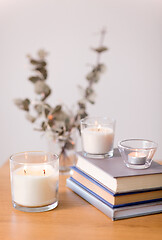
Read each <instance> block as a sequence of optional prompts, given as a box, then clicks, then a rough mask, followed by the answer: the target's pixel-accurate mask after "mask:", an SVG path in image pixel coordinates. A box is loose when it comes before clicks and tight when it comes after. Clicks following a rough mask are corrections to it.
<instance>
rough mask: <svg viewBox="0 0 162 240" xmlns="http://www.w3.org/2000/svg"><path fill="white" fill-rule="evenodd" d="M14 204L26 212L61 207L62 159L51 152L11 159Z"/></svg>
mask: <svg viewBox="0 0 162 240" xmlns="http://www.w3.org/2000/svg"><path fill="white" fill-rule="evenodd" d="M10 179H11V194H12V205H13V207H14V208H16V209H18V210H21V211H25V212H43V211H48V210H51V209H54V208H55V207H57V205H58V187H59V158H58V156H57V155H56V154H52V153H48V152H41V151H40V152H23V153H17V154H14V155H12V156H11V157H10Z"/></svg>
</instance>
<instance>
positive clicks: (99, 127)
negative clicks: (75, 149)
mask: <svg viewBox="0 0 162 240" xmlns="http://www.w3.org/2000/svg"><path fill="white" fill-rule="evenodd" d="M114 135H115V120H114V119H111V118H108V117H86V118H84V119H82V120H81V139H82V148H83V151H84V155H85V156H87V157H92V158H104V157H107V156H108V157H112V156H113V144H114Z"/></svg>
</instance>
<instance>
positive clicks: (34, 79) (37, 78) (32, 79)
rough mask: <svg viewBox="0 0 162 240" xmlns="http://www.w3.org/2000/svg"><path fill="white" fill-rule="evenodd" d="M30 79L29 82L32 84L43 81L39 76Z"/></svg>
mask: <svg viewBox="0 0 162 240" xmlns="http://www.w3.org/2000/svg"><path fill="white" fill-rule="evenodd" d="M28 79H29V81H31V82H32V83H36V82H37V81H40V80H42V79H41V78H40V77H39V76H33V77H29V78H28Z"/></svg>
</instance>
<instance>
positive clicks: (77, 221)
mask: <svg viewBox="0 0 162 240" xmlns="http://www.w3.org/2000/svg"><path fill="white" fill-rule="evenodd" d="M66 178H67V176H63V175H62V176H60V186H59V205H58V207H57V208H55V209H54V210H51V211H48V212H43V213H26V212H21V211H18V210H16V209H14V208H13V207H12V204H11V193H10V178H9V163H6V164H5V165H4V166H3V167H1V168H0V240H8V239H11V240H12V239H13V240H20V239H21V240H26V239H29V240H37V239H38V240H42V239H44V240H46V239H51V240H55V239H56V240H57V239H58V240H59V239H65V240H66V239H83V240H85V239H90V240H91V239H93V240H95V239H97V240H100V239H103V240H104V239H108V240H116V239H120V240H121V239H124V240H127V239H130V240H132V239H137V240H140V239H142V240H145V239H147V240H156V239H159V240H162V214H155V215H150V216H143V217H136V218H131V219H125V220H118V221H115V222H113V221H112V220H111V219H110V218H108V217H107V216H105V215H104V214H103V213H102V212H100V211H99V210H98V209H96V208H95V207H93V206H92V205H90V204H89V203H87V202H86V201H85V200H83V199H82V198H80V197H79V196H78V195H76V194H75V193H73V192H72V191H71V190H70V189H68V188H67V187H66Z"/></svg>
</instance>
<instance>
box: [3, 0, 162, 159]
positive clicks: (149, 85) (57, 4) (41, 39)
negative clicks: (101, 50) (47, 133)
mask: <svg viewBox="0 0 162 240" xmlns="http://www.w3.org/2000/svg"><path fill="white" fill-rule="evenodd" d="M161 23H162V2H161V1H160V0H159V1H157V0H147V1H144V0H141V1H137V0H134V1H129V0H127V1H126V0H121V1H119V0H118V1H116V0H51V1H50V0H46V1H44V0H34V1H33V0H26V1H25V0H12V1H10V0H0V34H1V36H0V83H1V87H0V114H1V115H0V116H1V121H0V133H1V152H0V162H1V163H2V162H4V161H5V160H6V159H7V158H8V157H9V155H11V154H12V153H14V152H19V151H24V150H39V149H46V141H45V140H43V138H40V134H38V133H37V132H34V131H33V126H32V125H31V124H30V123H29V122H27V121H26V119H25V117H24V113H23V112H21V111H20V110H18V109H17V108H16V107H15V106H14V104H13V102H12V100H13V99H14V98H18V97H30V96H31V97H32V96H33V86H32V84H30V83H29V81H27V76H28V75H29V68H28V65H27V59H26V58H25V55H26V54H27V53H35V52H36V51H37V50H38V49H39V48H42V47H43V48H45V49H46V50H48V51H49V52H50V56H49V73H50V76H49V84H51V86H52V87H53V97H51V99H50V101H53V104H55V103H56V102H58V101H62V102H67V103H68V105H69V106H71V105H72V104H73V103H75V101H76V99H77V98H78V97H79V96H78V91H77V88H76V85H77V84H83V85H84V84H85V78H84V76H85V74H86V73H87V72H88V67H87V66H86V63H91V62H94V60H95V56H94V54H93V53H92V52H91V51H89V47H90V46H94V45H95V44H96V43H97V41H98V35H96V32H97V31H98V30H100V29H101V28H102V26H107V29H108V35H107V38H106V44H107V45H108V46H109V48H110V51H109V52H108V53H106V54H105V55H104V57H103V61H104V62H106V63H107V65H108V70H107V73H106V74H105V75H104V76H103V77H102V81H101V82H100V83H99V84H98V86H97V87H96V90H97V94H98V97H97V104H96V105H95V106H92V107H90V108H89V112H90V114H91V115H105V116H106V115H108V116H112V117H114V118H116V120H117V127H116V143H117V142H118V140H121V139H125V138H148V139H152V140H155V141H157V142H158V143H159V149H158V152H157V154H156V158H157V159H160V158H161V159H162V125H161V123H162V111H161V107H162V83H161V81H162V80H161V77H162V69H161V68H160V65H161V60H162V59H161V58H162V44H161V43H162V31H161Z"/></svg>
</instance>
